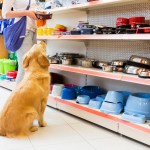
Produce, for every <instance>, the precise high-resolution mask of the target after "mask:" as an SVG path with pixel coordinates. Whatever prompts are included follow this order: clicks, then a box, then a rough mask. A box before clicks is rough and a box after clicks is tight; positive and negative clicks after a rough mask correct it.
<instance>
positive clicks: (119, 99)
mask: <svg viewBox="0 0 150 150" xmlns="http://www.w3.org/2000/svg"><path fill="white" fill-rule="evenodd" d="M104 101H105V102H112V103H114V104H117V103H122V104H124V96H123V94H122V93H120V92H117V91H108V92H107V94H106V97H105V99H104Z"/></svg>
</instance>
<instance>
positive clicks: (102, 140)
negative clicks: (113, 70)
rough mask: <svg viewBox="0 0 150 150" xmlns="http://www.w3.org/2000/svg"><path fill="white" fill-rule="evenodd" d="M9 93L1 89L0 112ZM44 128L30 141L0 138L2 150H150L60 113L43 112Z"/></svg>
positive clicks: (50, 110) (56, 111) (51, 110)
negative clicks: (45, 124)
mask: <svg viewBox="0 0 150 150" xmlns="http://www.w3.org/2000/svg"><path fill="white" fill-rule="evenodd" d="M9 94H10V91H8V90H5V89H3V88H0V110H1V109H2V107H3V105H4V103H5V101H6V100H7V97H8V96H9ZM45 121H46V122H47V124H48V125H47V127H45V128H40V129H39V131H37V132H35V133H33V134H32V135H30V136H29V137H25V138H21V139H9V138H6V137H1V136H0V149H1V150H83V149H84V150H127V149H129V150H131V149H132V150H150V148H149V147H148V146H145V145H143V144H140V143H138V142H135V141H132V140H131V139H128V138H126V137H123V136H121V135H118V134H116V133H114V132H111V131H109V130H107V129H104V128H101V127H99V126H96V125H93V124H91V123H89V122H86V121H83V120H80V119H78V118H76V117H73V116H71V115H69V114H66V113H64V112H61V111H59V110H55V109H52V108H50V107H47V108H46V112H45Z"/></svg>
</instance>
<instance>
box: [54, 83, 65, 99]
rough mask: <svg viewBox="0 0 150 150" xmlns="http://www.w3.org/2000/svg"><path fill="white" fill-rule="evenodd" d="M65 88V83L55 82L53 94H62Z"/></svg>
mask: <svg viewBox="0 0 150 150" xmlns="http://www.w3.org/2000/svg"><path fill="white" fill-rule="evenodd" d="M63 88H64V85H63V84H54V85H53V86H52V95H53V96H61V93H62V89H63Z"/></svg>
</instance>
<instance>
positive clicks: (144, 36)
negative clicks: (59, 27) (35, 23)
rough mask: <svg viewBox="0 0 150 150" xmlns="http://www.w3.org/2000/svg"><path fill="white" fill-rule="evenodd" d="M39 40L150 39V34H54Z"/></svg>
mask: <svg viewBox="0 0 150 150" xmlns="http://www.w3.org/2000/svg"><path fill="white" fill-rule="evenodd" d="M37 39H38V40H150V34H101V35H52V36H37Z"/></svg>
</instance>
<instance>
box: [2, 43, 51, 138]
mask: <svg viewBox="0 0 150 150" xmlns="http://www.w3.org/2000/svg"><path fill="white" fill-rule="evenodd" d="M23 67H24V68H25V75H24V77H23V79H22V81H21V82H20V83H19V84H18V85H17V86H16V88H15V89H14V90H13V91H12V93H11V95H10V96H9V98H8V100H7V102H6V104H5V105H4V108H3V110H2V112H1V113H0V135H1V136H7V137H17V136H27V135H29V134H30V133H31V132H34V131H37V130H38V126H34V125H33V121H34V120H38V124H39V126H40V127H45V126H46V123H45V122H44V119H43V115H44V112H45V108H46V104H47V99H48V94H49V89H50V80H51V77H50V73H49V71H48V68H49V60H48V58H47V56H46V44H45V43H44V42H41V43H39V44H35V45H34V46H33V47H32V48H31V49H30V50H29V51H28V52H27V53H26V54H25V57H24V59H23Z"/></svg>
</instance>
